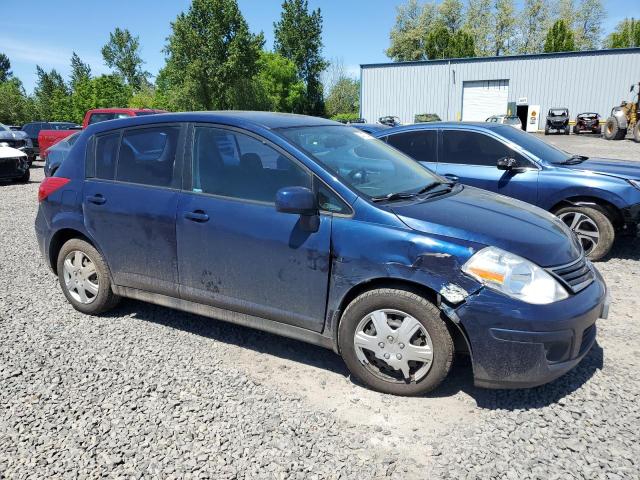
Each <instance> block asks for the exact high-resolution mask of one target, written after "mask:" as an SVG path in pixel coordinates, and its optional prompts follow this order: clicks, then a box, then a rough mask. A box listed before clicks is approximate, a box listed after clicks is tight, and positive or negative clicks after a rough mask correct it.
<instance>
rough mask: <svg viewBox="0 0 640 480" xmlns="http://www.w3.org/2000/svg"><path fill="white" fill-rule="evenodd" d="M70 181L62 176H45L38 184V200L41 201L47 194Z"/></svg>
mask: <svg viewBox="0 0 640 480" xmlns="http://www.w3.org/2000/svg"><path fill="white" fill-rule="evenodd" d="M70 181H71V179H70V178H63V177H47V178H45V179H44V180H43V181H42V183H41V184H40V188H38V202H42V201H43V200H44V199H46V198H47V197H48V196H49V195H51V194H52V193H53V192H55V191H56V190H59V189H61V188H62V187H64V186H65V185H66V184H67V183H69V182H70Z"/></svg>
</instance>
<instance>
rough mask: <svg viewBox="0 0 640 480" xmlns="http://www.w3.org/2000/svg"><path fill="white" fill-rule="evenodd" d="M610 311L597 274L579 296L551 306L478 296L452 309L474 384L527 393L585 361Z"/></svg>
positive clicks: (493, 294) (488, 294)
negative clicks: (466, 347)
mask: <svg viewBox="0 0 640 480" xmlns="http://www.w3.org/2000/svg"><path fill="white" fill-rule="evenodd" d="M608 309H609V297H608V294H607V289H606V286H605V284H604V281H603V280H602V277H601V276H600V274H599V273H596V278H595V281H594V282H593V283H592V284H591V285H590V286H589V287H587V288H586V289H584V290H583V291H581V292H580V293H578V294H577V295H573V296H572V297H570V298H568V299H566V300H563V301H560V302H557V303H555V304H550V305H530V304H524V303H523V302H519V301H515V300H512V299H509V298H507V297H505V296H503V295H500V294H498V293H496V292H493V291H491V290H489V289H483V290H481V291H480V292H479V293H478V294H476V295H473V296H471V297H469V298H468V299H467V302H466V303H465V304H463V305H462V306H460V307H459V308H458V309H456V314H457V316H458V318H459V319H460V322H461V324H462V326H463V327H464V330H465V332H466V334H467V338H468V340H469V344H470V347H471V356H472V360H473V373H474V383H475V384H476V385H477V386H480V387H485V388H529V387H535V386H538V385H543V384H545V383H548V382H550V381H552V380H555V379H556V378H558V377H560V376H562V375H563V374H565V373H566V372H568V371H569V370H571V369H572V368H574V367H575V366H576V365H577V364H578V363H580V361H581V360H582V359H583V358H584V357H585V355H587V353H588V352H589V350H590V349H591V347H592V346H593V345H594V343H595V340H596V320H597V319H598V318H606V316H607V315H608Z"/></svg>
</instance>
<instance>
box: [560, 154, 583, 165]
mask: <svg viewBox="0 0 640 480" xmlns="http://www.w3.org/2000/svg"><path fill="white" fill-rule="evenodd" d="M585 160H589V157H585V156H584V155H572V156H571V157H569V158H567V159H566V160H565V161H564V162H562V164H561V165H577V164H578V163H582V162H584V161H585Z"/></svg>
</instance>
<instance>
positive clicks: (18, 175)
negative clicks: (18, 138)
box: [0, 140, 30, 183]
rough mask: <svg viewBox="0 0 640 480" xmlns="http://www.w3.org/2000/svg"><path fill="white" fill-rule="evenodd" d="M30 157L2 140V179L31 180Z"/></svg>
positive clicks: (0, 157) (0, 144)
mask: <svg viewBox="0 0 640 480" xmlns="http://www.w3.org/2000/svg"><path fill="white" fill-rule="evenodd" d="M29 175H30V174H29V159H28V158H27V154H26V153H24V152H22V151H20V150H18V149H17V148H12V147H9V146H7V143H6V142H2V140H0V180H16V181H18V182H22V183H26V182H28V181H29Z"/></svg>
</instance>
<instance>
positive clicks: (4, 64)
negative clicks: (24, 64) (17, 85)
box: [0, 53, 12, 82]
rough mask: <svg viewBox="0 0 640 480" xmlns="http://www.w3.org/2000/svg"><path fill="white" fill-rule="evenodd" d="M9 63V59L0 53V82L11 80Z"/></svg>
mask: <svg viewBox="0 0 640 480" xmlns="http://www.w3.org/2000/svg"><path fill="white" fill-rule="evenodd" d="M11 75H12V74H11V62H10V61H9V57H7V56H6V55H5V54H4V53H0V82H6V81H7V80H9V79H10V78H11Z"/></svg>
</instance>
